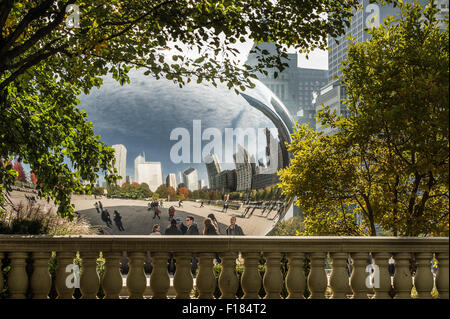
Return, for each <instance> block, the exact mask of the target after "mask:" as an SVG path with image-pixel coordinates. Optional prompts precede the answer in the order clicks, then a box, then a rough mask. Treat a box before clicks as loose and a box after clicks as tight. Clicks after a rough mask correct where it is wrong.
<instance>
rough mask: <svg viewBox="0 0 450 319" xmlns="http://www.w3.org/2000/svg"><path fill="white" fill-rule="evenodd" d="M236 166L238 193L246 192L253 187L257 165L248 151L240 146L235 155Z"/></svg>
mask: <svg viewBox="0 0 450 319" xmlns="http://www.w3.org/2000/svg"><path fill="white" fill-rule="evenodd" d="M233 159H234V163H235V165H236V179H237V182H236V191H238V192H240V191H246V190H248V189H251V187H252V176H253V175H254V174H255V163H254V160H253V157H252V158H251V157H250V155H249V154H248V151H247V150H246V149H245V148H244V147H242V146H241V145H240V144H238V151H237V152H236V153H235V154H234V155H233Z"/></svg>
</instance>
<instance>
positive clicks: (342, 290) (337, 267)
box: [330, 253, 348, 299]
mask: <svg viewBox="0 0 450 319" xmlns="http://www.w3.org/2000/svg"><path fill="white" fill-rule="evenodd" d="M347 257H348V254H347V253H332V254H331V258H332V259H333V262H332V271H331V276H330V286H331V290H332V291H333V295H332V296H331V298H332V299H345V298H347V295H346V294H347V292H348V272H347Z"/></svg>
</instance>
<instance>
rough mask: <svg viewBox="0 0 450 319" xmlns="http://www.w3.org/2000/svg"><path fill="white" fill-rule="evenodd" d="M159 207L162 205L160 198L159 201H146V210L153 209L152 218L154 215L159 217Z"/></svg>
mask: <svg viewBox="0 0 450 319" xmlns="http://www.w3.org/2000/svg"><path fill="white" fill-rule="evenodd" d="M159 207H163V201H162V200H160V201H158V200H154V201H152V202H150V203H148V208H147V210H149V211H151V210H153V211H154V214H153V219H155V218H156V217H158V218H159V219H161V217H160V214H161V210H160V209H159Z"/></svg>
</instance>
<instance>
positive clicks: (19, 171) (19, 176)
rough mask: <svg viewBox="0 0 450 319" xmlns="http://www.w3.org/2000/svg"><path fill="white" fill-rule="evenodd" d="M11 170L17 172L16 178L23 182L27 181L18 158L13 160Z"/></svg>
mask: <svg viewBox="0 0 450 319" xmlns="http://www.w3.org/2000/svg"><path fill="white" fill-rule="evenodd" d="M13 170H15V171H16V172H17V177H16V179H17V180H18V181H19V182H24V183H26V182H27V177H26V176H25V171H24V170H23V166H22V164H21V163H20V162H19V161H18V160H15V161H14V165H13Z"/></svg>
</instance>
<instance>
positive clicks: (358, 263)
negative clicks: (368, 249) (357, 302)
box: [350, 252, 368, 299]
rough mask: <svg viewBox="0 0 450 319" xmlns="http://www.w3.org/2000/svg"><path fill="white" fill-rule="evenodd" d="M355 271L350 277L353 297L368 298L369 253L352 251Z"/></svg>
mask: <svg viewBox="0 0 450 319" xmlns="http://www.w3.org/2000/svg"><path fill="white" fill-rule="evenodd" d="M351 257H352V262H353V272H352V276H351V278H350V282H351V288H352V291H353V299H367V286H366V279H367V276H368V274H367V272H366V267H367V258H368V253H359V252H358V253H352V254H351Z"/></svg>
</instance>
